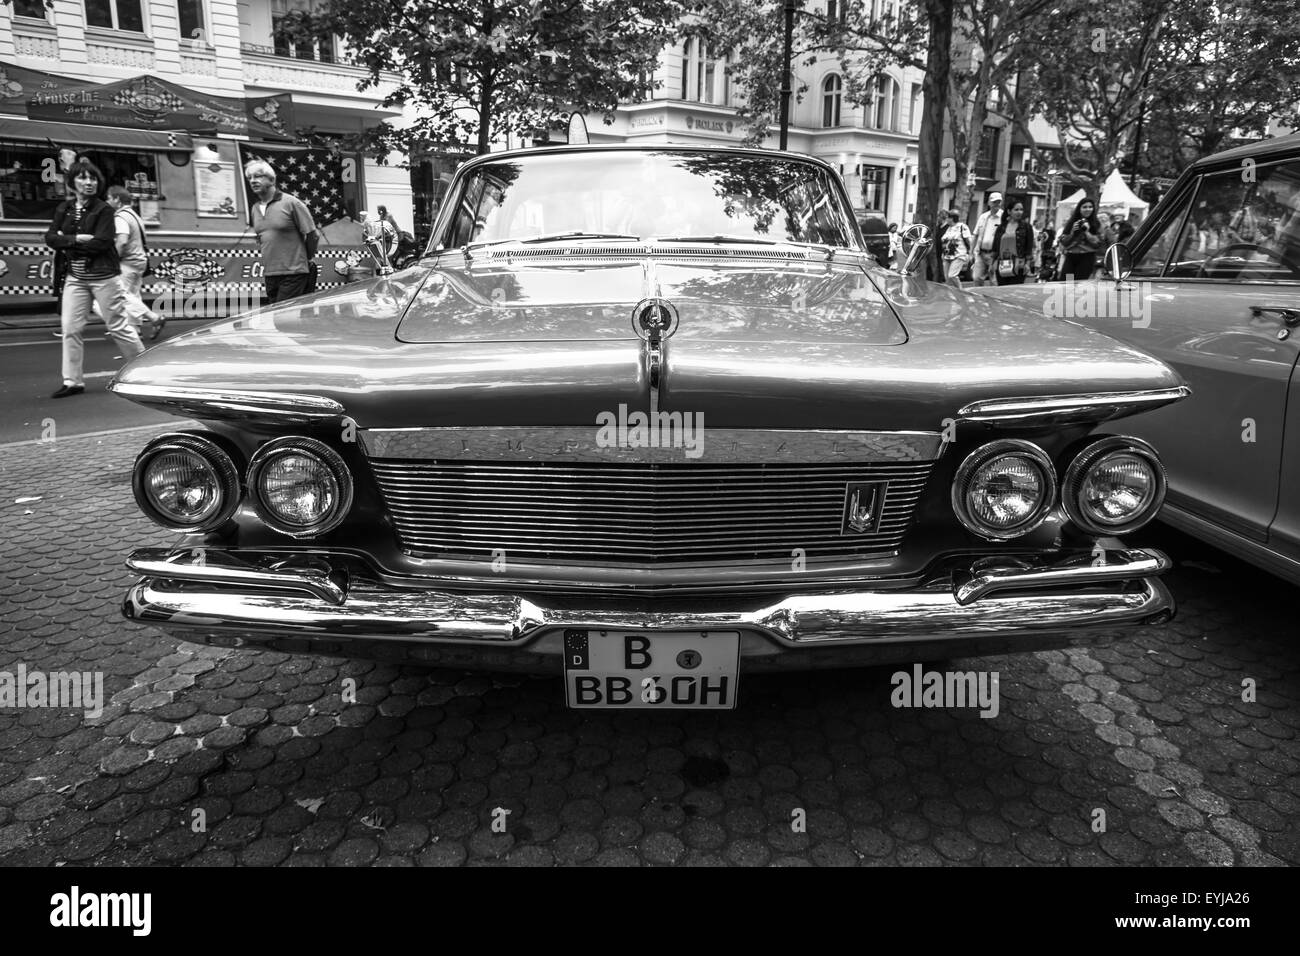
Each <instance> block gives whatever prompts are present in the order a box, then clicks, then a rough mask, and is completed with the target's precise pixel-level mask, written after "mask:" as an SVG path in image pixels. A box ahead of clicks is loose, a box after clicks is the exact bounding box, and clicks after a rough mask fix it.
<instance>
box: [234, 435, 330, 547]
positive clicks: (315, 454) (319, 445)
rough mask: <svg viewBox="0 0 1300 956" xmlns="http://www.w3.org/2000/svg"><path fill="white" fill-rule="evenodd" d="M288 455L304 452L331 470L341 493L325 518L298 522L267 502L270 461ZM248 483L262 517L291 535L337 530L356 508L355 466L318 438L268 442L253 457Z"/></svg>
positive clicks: (315, 535)
mask: <svg viewBox="0 0 1300 956" xmlns="http://www.w3.org/2000/svg"><path fill="white" fill-rule="evenodd" d="M286 455H301V456H304V457H307V458H312V459H315V460H316V461H317V462H318V463H319V464H320V465H322V466H324V467H325V469H326V470H327V471H328V472H329V473H330V475H331V477H332V478H333V480H334V484H335V485H336V486H337V490H338V494H337V495H336V497H335V502H334V506H333V507H332V508H331V509H330V511H329V512H328V513H327V514H326V515H325V517H324V518H322V519H320V520H318V521H315V522H312V523H311V524H297V523H295V522H291V521H288V520H286V519H285V518H283V517H282V516H281V515H280V514H279V513H278V512H276V511H275V510H273V509H272V508H270V507H269V506H268V505H267V504H266V501H265V499H264V497H263V489H262V475H263V473H264V472H265V471H266V468H267V466H268V465H270V464H272V463H273V462H275V460H276V459H277V458H282V457H284V456H286ZM244 483H245V485H247V487H248V499H249V501H250V502H251V503H252V505H253V510H254V511H255V512H256V513H257V516H258V518H260V519H261V520H262V522H263V523H264V524H265V525H266V526H267V527H268V528H271V529H272V530H274V531H278V532H280V533H281V534H284V535H288V536H289V537H291V538H314V537H317V536H319V535H322V534H326V533H328V532H330V531H333V530H334V529H335V528H337V527H338V526H339V524H340V523H342V521H343V519H344V518H346V517H347V515H348V512H349V511H350V510H351V509H352V472H351V470H350V469H349V468H348V466H347V463H346V462H344V460H343V457H342V456H341V455H340V454H339V453H338V452H336V451H335V450H334V449H333V448H331V447H330V446H329V445H327V444H325V443H324V442H323V441H319V440H317V439H315V438H301V437H287V438H276V439H273V440H271V441H269V442H267V443H266V444H265V445H263V446H262V447H261V448H259V449H258V450H257V452H256V453H255V454H254V455H253V457H252V458H251V459H250V460H249V462H248V473H247V475H246V477H245V479H244Z"/></svg>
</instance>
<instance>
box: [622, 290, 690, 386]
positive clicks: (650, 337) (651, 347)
mask: <svg viewBox="0 0 1300 956" xmlns="http://www.w3.org/2000/svg"><path fill="white" fill-rule="evenodd" d="M680 321H681V320H680V317H679V316H678V315H677V309H676V308H675V307H674V306H673V304H672V303H671V302H669V301H668V300H667V299H664V298H660V297H659V296H654V297H652V298H649V299H642V300H641V301H640V302H638V303H637V304H636V306H635V307H634V308H633V309H632V331H634V332H635V333H636V334H637V337H638V338H640V339H641V341H642V343H643V345H642V349H641V354H642V356H643V360H644V363H645V373H646V378H647V379H648V380H649V381H650V389H651V392H652V397H654V398H657V397H658V391H659V386H660V382H661V379H662V378H663V369H664V364H665V363H666V362H667V359H668V339H670V338H671V337H672V335H673V333H674V332H676V331H677V326H678V325H679V324H680Z"/></svg>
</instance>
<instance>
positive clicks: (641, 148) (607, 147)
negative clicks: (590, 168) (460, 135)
mask: <svg viewBox="0 0 1300 956" xmlns="http://www.w3.org/2000/svg"><path fill="white" fill-rule="evenodd" d="M587 152H592V153H597V152H628V153H663V152H671V153H730V154H732V155H736V156H762V157H765V158H767V159H789V160H795V161H799V162H806V163H815V164H816V165H818V166H822V167H824V168H826V169H829V170H830V171H831V172H833V173H836V174H838V173H839V170H837V169H836V168H835V167H834V166H832V165H831V164H830V163H829V162H828V161H827V160H825V159H822V158H821V157H820V156H810V155H808V154H807V153H796V152H793V151H791V150H779V149H761V148H759V147H757V146H712V145H704V144H693V143H575V144H572V145H570V144H566V143H557V144H556V145H554V146H531V147H524V148H522V149H509V150H502V151H501V152H498V153H483V154H482V155H479V156H475V157H474V158H473V159H470V160H467V161H465V162H464V163H462V164H461V167H460V168H461V169H464V168H465V167H467V166H477V165H478V164H480V163H485V162H493V161H495V160H499V159H515V158H517V157H519V156H543V155H547V154H552V155H554V154H564V153H587Z"/></svg>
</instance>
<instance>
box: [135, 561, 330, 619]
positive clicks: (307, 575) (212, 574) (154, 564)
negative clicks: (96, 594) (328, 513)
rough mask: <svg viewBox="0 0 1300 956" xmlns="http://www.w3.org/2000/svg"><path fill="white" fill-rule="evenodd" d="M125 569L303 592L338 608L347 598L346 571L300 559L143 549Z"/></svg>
mask: <svg viewBox="0 0 1300 956" xmlns="http://www.w3.org/2000/svg"><path fill="white" fill-rule="evenodd" d="M126 566H127V567H128V568H130V569H131V570H132V571H135V572H136V573H137V574H143V575H146V576H148V577H151V578H158V579H159V580H162V581H203V582H206V583H208V584H216V585H235V586H245V587H251V588H255V589H263V590H270V591H277V590H282V591H301V592H305V593H307V594H311V595H313V596H315V597H318V598H320V599H321V600H322V601H326V602H328V603H329V604H332V605H335V606H338V605H340V604H342V603H343V601H344V600H345V599H346V598H347V595H348V588H347V575H346V574H345V573H344V572H342V571H340V570H337V569H334V568H331V567H330V566H329V565H328V564H327V563H325V562H321V563H320V565H319V566H317V567H313V566H312V565H311V564H310V562H308V563H304V562H303V560H302V559H301V558H299V559H297V560H295V561H294V563H293V564H292V566H290V565H289V564H288V562H286V561H277V560H275V559H274V558H269V559H267V560H265V561H264V562H263V563H260V564H254V563H251V562H249V561H245V560H243V559H241V558H239V557H237V556H235V555H233V554H230V553H228V552H225V551H217V550H206V549H204V548H194V549H193V550H191V551H168V550H167V549H166V548H142V549H141V550H139V551H135V552H132V554H131V556H130V557H129V558H127V559H126Z"/></svg>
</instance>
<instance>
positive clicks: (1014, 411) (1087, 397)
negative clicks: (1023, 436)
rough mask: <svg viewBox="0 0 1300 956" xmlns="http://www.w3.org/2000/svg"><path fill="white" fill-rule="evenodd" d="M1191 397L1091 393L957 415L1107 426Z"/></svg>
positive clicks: (1181, 388)
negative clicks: (1096, 423) (1110, 422)
mask: <svg viewBox="0 0 1300 956" xmlns="http://www.w3.org/2000/svg"><path fill="white" fill-rule="evenodd" d="M1191 394H1192V390H1191V389H1190V388H1188V387H1187V386H1186V385H1177V386H1174V387H1171V388H1153V389H1147V390H1145V391H1138V392H1091V393H1084V394H1081V395H1047V396H1043V397H1041V398H990V399H983V400H981V401H978V402H972V403H971V404H969V405H965V406H963V407H962V409H961V410H960V411H958V412H957V419H958V421H965V422H1001V423H1007V424H1015V425H1032V426H1039V425H1059V424H1067V423H1070V422H1105V421H1110V420H1111V419H1113V418H1120V417H1122V416H1124V415H1133V414H1136V413H1137V412H1143V411H1148V410H1149V409H1152V408H1160V407H1161V406H1162V405H1169V404H1171V403H1173V402H1178V401H1182V400H1183V399H1184V398H1187V396H1189V395H1191Z"/></svg>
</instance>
